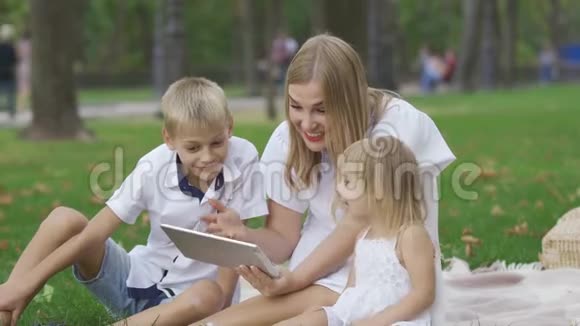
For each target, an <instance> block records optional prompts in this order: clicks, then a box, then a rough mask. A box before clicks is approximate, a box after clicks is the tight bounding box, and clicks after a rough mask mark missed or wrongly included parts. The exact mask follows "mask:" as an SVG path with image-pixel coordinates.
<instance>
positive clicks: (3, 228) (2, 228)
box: [0, 226, 10, 233]
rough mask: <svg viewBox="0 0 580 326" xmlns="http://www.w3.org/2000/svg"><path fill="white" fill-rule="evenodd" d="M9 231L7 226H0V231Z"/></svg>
mask: <svg viewBox="0 0 580 326" xmlns="http://www.w3.org/2000/svg"><path fill="white" fill-rule="evenodd" d="M8 232H10V227H9V226H0V233H8Z"/></svg>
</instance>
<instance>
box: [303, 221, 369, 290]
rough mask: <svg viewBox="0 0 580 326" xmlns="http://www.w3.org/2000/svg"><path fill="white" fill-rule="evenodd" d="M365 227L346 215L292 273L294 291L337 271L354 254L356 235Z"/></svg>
mask: <svg viewBox="0 0 580 326" xmlns="http://www.w3.org/2000/svg"><path fill="white" fill-rule="evenodd" d="M366 226H367V225H366V224H364V223H362V222H361V221H357V220H356V219H354V218H352V217H350V215H346V216H345V217H344V218H343V219H342V220H341V221H340V222H339V223H338V225H337V226H336V228H335V229H334V230H333V231H332V233H331V234H330V235H329V236H328V237H327V238H326V239H324V240H323V241H322V242H321V243H320V244H319V245H318V247H316V249H314V251H313V252H312V253H311V254H310V255H309V256H308V257H307V258H306V259H305V260H304V261H303V262H302V263H301V264H300V265H298V267H297V268H296V269H295V270H294V271H293V272H292V274H294V277H295V279H296V280H297V282H296V284H295V290H299V289H302V288H305V287H307V286H309V285H311V284H312V283H314V282H315V281H317V280H319V279H321V278H322V277H324V276H326V275H328V274H330V273H332V272H334V271H336V270H338V269H339V268H340V267H342V266H343V265H344V264H345V262H346V261H347V259H348V258H349V257H350V256H351V255H352V253H353V252H354V246H355V244H356V241H357V239H358V235H359V234H360V232H361V231H362V230H363V228H365V227H366Z"/></svg>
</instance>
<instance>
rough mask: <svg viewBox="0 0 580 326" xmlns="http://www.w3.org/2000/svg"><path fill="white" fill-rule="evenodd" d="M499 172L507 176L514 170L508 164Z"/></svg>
mask: <svg viewBox="0 0 580 326" xmlns="http://www.w3.org/2000/svg"><path fill="white" fill-rule="evenodd" d="M499 173H500V174H501V175H502V176H507V175H510V174H511V173H512V171H511V170H510V168H508V167H507V166H504V167H503V168H501V170H500V171H499Z"/></svg>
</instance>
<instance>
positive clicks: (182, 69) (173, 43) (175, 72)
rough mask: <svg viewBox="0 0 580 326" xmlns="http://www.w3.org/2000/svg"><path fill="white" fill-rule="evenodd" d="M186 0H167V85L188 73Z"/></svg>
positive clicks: (165, 39) (165, 35) (165, 33)
mask: <svg viewBox="0 0 580 326" xmlns="http://www.w3.org/2000/svg"><path fill="white" fill-rule="evenodd" d="M184 8H185V7H184V0H165V10H166V16H165V17H166V19H167V20H166V21H165V24H164V25H165V28H164V42H163V43H164V48H165V59H166V61H165V67H166V81H167V83H168V84H167V86H169V84H171V83H173V82H174V81H176V80H178V79H180V78H181V77H183V76H184V75H185V74H186V71H187V68H186V67H187V64H186V62H187V61H186V46H185V22H184V11H185V10H184Z"/></svg>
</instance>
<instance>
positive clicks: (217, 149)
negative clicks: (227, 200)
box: [163, 126, 232, 184]
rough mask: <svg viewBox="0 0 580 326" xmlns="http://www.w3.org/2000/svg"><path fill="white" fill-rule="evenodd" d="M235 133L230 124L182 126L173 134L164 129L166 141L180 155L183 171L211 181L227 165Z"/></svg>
mask: <svg viewBox="0 0 580 326" xmlns="http://www.w3.org/2000/svg"><path fill="white" fill-rule="evenodd" d="M231 135H232V129H231V127H229V126H224V127H222V128H190V129H182V130H181V131H180V132H176V133H175V135H173V136H171V135H170V134H169V132H167V130H166V129H163V138H164V140H165V143H166V144H167V146H168V147H169V148H170V149H172V150H174V151H176V152H177V154H178V155H179V158H180V159H181V163H182V165H183V168H184V171H183V173H184V174H186V175H187V176H188V177H190V178H191V177H194V178H195V179H199V180H200V181H205V182H207V183H208V184H209V183H210V182H211V181H212V180H213V179H214V178H215V177H216V176H217V175H218V174H219V173H220V172H221V170H222V168H223V164H224V161H225V159H226V157H227V155H228V140H229V138H230V137H231Z"/></svg>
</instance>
